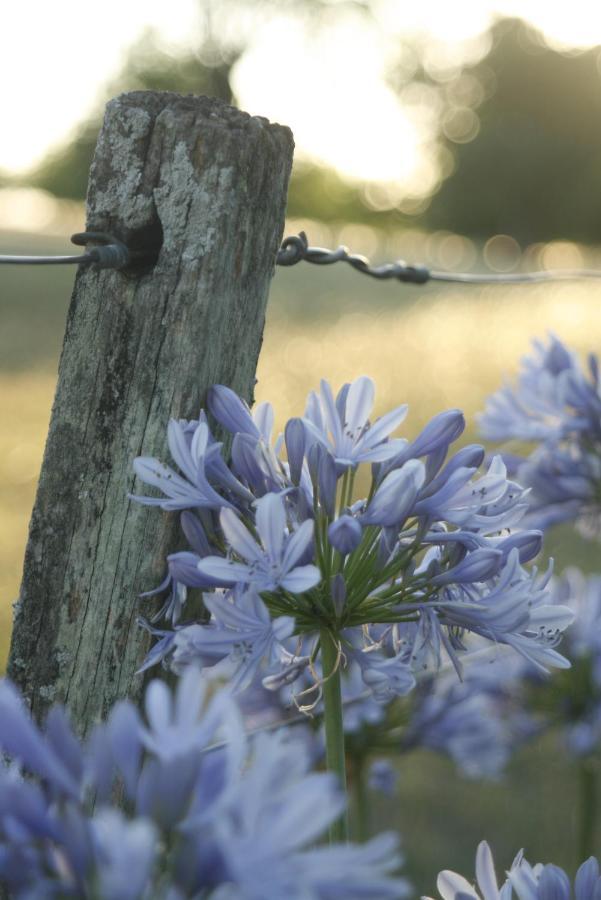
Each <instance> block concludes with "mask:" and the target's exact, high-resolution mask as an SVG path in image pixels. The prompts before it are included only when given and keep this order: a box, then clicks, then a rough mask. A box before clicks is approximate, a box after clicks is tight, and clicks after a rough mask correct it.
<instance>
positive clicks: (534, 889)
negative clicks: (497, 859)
mask: <svg viewBox="0 0 601 900" xmlns="http://www.w3.org/2000/svg"><path fill="white" fill-rule="evenodd" d="M506 874H507V879H506V880H505V882H504V883H503V885H502V886H501V887H500V888H499V882H498V881H497V876H496V873H495V866H494V861H493V857H492V853H491V850H490V847H489V846H488V844H487V843H486V841H482V842H481V843H480V844H479V845H478V850H477V853H476V883H477V887H478V890H477V891H476V888H475V887H473V886H472V884H470V882H469V881H468V880H467V879H466V878H464V877H463V875H458V874H457V873H456V872H450V871H448V870H447V871H444V872H441V873H440V875H439V876H438V881H437V883H436V886H437V888H438V891H439V893H440V896H441V897H442V900H512V897H515V898H516V900H571V898H572V889H571V884H570V879H569V878H568V876H567V875H566V873H565V872H564V871H563V869H560V868H559V866H554V865H551V864H549V865H541V864H540V863H539V864H538V865H535V866H531V865H530V863H529V862H527V861H526V860H525V859H524V855H523V852H521V851H520V853H518V855H517V856H516V858H515V859H514V861H513V864H512V866H511V869H510V870H509V872H507V873H506ZM600 892H601V877H599V864H598V862H597V860H596V859H595V858H594V857H593V856H591V857H590V858H589V859H587V861H586V862H584V863H582V865H581V866H580V868H579V869H578V871H577V873H576V878H575V881H574V896H575V900H594V898H596V897H597V896H599V893H600ZM424 900H428V898H424Z"/></svg>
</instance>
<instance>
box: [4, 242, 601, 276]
mask: <svg viewBox="0 0 601 900" xmlns="http://www.w3.org/2000/svg"><path fill="white" fill-rule="evenodd" d="M71 242H72V243H73V244H76V245H77V246H79V247H86V251H85V253H82V254H80V255H79V256H8V255H0V265H3V264H6V265H28V266H36V265H37V266H40V265H43V266H46V265H78V266H88V265H93V266H96V267H97V268H99V269H117V270H119V269H126V268H128V267H130V266H132V265H140V264H143V263H144V259H145V256H146V254H145V253H144V251H143V250H132V249H130V248H129V247H127V246H126V244H124V243H123V241H120V240H119V239H118V238H116V237H115V236H114V235H111V234H108V233H107V232H104V231H82V232H78V233H77V234H74V235H72V236H71ZM88 244H96V245H97V246H94V247H91V248H90V249H87V247H88ZM300 262H308V263H312V264H313V265H318V266H329V265H332V264H333V263H337V262H345V263H348V265H349V266H351V267H352V268H353V269H355V270H356V271H357V272H360V273H361V274H363V275H368V276H369V277H370V278H376V279H379V280H382V281H387V280H391V279H395V280H396V281H400V282H403V283H404V284H415V285H422V284H427V283H428V282H430V281H439V282H447V283H455V284H536V283H539V282H545V281H568V280H575V279H597V278H601V269H544V270H541V271H535V272H505V273H499V272H483V273H479V272H477V273H476V272H450V271H443V270H437V269H429V268H428V267H427V266H424V265H420V264H410V263H407V262H405V261H404V260H397V261H396V262H392V263H383V264H382V265H379V266H374V265H372V264H371V263H370V261H369V260H368V259H367V257H365V256H361V255H359V254H357V253H351V251H350V250H349V249H348V247H345V246H340V247H337V248H336V249H335V250H328V249H326V248H324V247H310V246H309V240H308V238H307V235H306V234H305V232H304V231H301V232H299V234H295V235H290V236H288V237H287V238H284V240H283V242H282V246H281V247H280V249H279V250H278V254H277V257H276V265H278V266H283V267H287V266H295V265H297V263H300Z"/></svg>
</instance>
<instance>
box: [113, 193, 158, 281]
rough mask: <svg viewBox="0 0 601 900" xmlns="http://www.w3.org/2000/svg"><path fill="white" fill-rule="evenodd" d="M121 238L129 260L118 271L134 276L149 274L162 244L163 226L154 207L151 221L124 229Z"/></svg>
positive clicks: (155, 262)
mask: <svg viewBox="0 0 601 900" xmlns="http://www.w3.org/2000/svg"><path fill="white" fill-rule="evenodd" d="M123 240H124V243H125V244H126V245H127V248H128V250H129V254H130V260H129V263H128V264H127V266H125V267H124V268H123V269H121V270H120V271H121V272H122V273H123V274H124V275H130V276H133V277H135V278H139V277H140V276H141V275H149V274H150V273H151V272H152V270H153V269H154V267H155V266H156V264H157V260H158V258H159V254H160V252H161V247H162V246H163V226H162V225H161V220H160V218H159V215H158V213H157V211H156V209H155V210H154V215H153V218H152V221H151V222H149V223H148V224H147V225H142V226H141V227H140V228H133V229H126V230H125V231H124V238H123Z"/></svg>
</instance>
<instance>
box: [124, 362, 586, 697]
mask: <svg viewBox="0 0 601 900" xmlns="http://www.w3.org/2000/svg"><path fill="white" fill-rule="evenodd" d="M374 394H375V389H374V385H373V382H372V381H371V380H370V379H369V378H367V377H365V376H363V377H361V378H358V379H357V380H356V381H354V382H353V383H352V384H347V385H345V386H344V387H343V388H342V389H341V390H340V391H339V393H338V394H337V396H334V394H333V392H332V389H331V388H330V386H329V385H328V383H327V382H325V381H324V382H322V384H321V388H320V391H319V393H312V394H311V395H310V396H309V399H308V401H307V407H306V410H305V413H304V415H303V416H301V417H296V418H292V419H290V420H289V421H288V422H287V424H286V426H285V428H284V434H283V436H280V437H279V438H277V439H276V441H275V443H272V431H273V419H274V416H273V410H272V409H271V407H270V405H269V404H262V405H261V406H260V407H258V408H257V410H256V412H255V413H254V414H253V413H251V411H250V409H249V408H248V407H247V405H246V404H245V403H244V402H243V401H242V400H241V399H240V398H239V397H238V396H237V395H236V394H235V393H234V392H233V391H232V390H231V389H229V388H227V387H224V386H222V385H216V386H215V387H213V388H212V389H211V391H210V392H209V397H208V412H209V415H210V416H212V417H213V419H214V420H215V421H216V422H217V424H218V425H219V426H220V427H221V429H224V430H226V431H229V432H230V435H231V441H230V444H231V455H230V457H229V458H228V459H227V460H226V457H225V456H224V455H223V448H222V445H221V444H220V443H219V441H217V440H216V438H215V437H214V436H213V434H212V433H211V431H210V430H209V425H208V419H207V416H206V415H205V413H204V412H201V414H200V416H199V419H198V420H197V421H193V422H188V423H186V422H172V423H171V424H170V426H169V432H168V442H169V446H170V449H171V455H172V456H173V458H174V461H175V462H176V464H177V466H178V468H179V469H180V471H181V475H178V474H177V473H176V472H175V471H174V470H172V469H170V468H169V467H167V466H165V465H164V464H163V463H161V462H159V461H158V460H149V459H146V458H144V459H142V460H137V461H136V462H135V464H134V467H135V470H136V473H137V474H138V476H139V477H140V478H141V479H142V480H143V481H146V482H147V483H148V484H149V485H151V487H153V488H158V489H159V490H160V491H161V492H162V494H163V497H156V496H155V497H149V498H145V497H140V496H138V497H136V499H137V500H139V501H141V502H147V503H151V504H152V505H162V506H164V507H165V508H166V509H178V510H182V513H181V516H182V530H183V532H184V534H185V536H186V538H187V540H188V547H187V548H185V549H184V548H182V550H181V551H180V552H178V553H175V554H172V555H171V556H170V557H169V559H168V575H167V579H166V581H165V582H164V583H163V584H162V585H161V586H160V588H159V589H157V590H158V591H164V592H166V595H167V598H166V600H165V602H164V604H163V606H162V608H161V610H160V611H159V612H158V613H156V614H155V615H154V616H153V617H152V619H151V622H150V624H149V625H148V627H155V628H157V629H158V630H159V633H160V642H161V648H160V650H156V649H153V650H152V651H151V655H150V657H149V660H148V661H147V665H148V664H149V662H150V661H152V662H153V663H154V662H156V661H157V660H158V659H162V660H163V661H164V663H165V664H166V665H170V666H173V665H174V666H175V667H176V668H177V669H178V670H180V671H181V670H182V668H183V667H185V665H187V664H189V663H191V662H195V663H196V664H198V665H201V666H205V667H209V666H210V667H219V670H220V671H221V670H223V671H225V670H226V669H227V671H228V672H229V673H230V676H231V677H233V678H234V680H235V684H236V686H237V687H238V688H239V689H242V688H245V687H247V686H248V685H250V684H251V682H252V681H253V678H254V676H255V674H256V673H259V672H260V673H262V676H263V677H264V678H265V679H266V683H267V684H269V685H270V686H271V687H273V688H274V689H275V688H277V687H278V686H279V685H281V684H285V683H291V682H293V681H294V680H295V679H299V678H301V675H303V673H304V674H307V673H312V675H313V676H315V673H316V672H317V671H318V668H319V666H318V663H319V656H320V642H321V641H322V640H323V635H324V633H328V634H329V635H331V638H332V640H333V641H334V644H335V646H336V647H337V648H338V663H337V665H341V666H344V665H346V664H351V663H352V664H353V665H356V666H357V667H358V671H359V672H360V673H361V677H362V680H363V685H364V687H365V686H367V687H368V688H369V689H370V690H371V691H372V692H373V695H374V697H375V698H376V700H377V701H378V702H380V703H385V702H388V700H389V699H390V698H391V697H394V696H402V695H404V694H406V693H407V692H408V691H410V690H411V689H412V687H413V685H414V684H415V675H416V674H417V673H423V672H429V671H431V670H432V668H436V667H437V666H438V665H439V664H440V661H441V658H442V657H443V656H449V657H450V658H451V659H452V661H453V664H454V665H455V667H456V668H457V669H458V670H460V667H461V661H460V657H461V655H462V653H463V652H464V650H465V636H466V635H467V634H468V633H469V632H473V633H475V634H477V635H479V636H480V637H481V638H483V639H484V640H487V641H491V642H494V644H495V645H498V644H507V645H508V646H510V647H512V648H513V649H514V650H516V651H517V652H518V653H519V654H522V655H523V656H524V657H526V658H528V659H529V660H531V661H533V662H534V663H536V664H537V665H539V666H541V667H542V668H545V669H546V668H547V667H554V666H560V667H561V666H565V665H567V663H566V661H565V660H564V658H563V657H562V656H561V655H560V654H559V653H558V652H557V651H556V650H555V649H554V648H555V646H556V644H557V643H558V641H559V639H560V637H561V633H562V632H563V630H564V629H565V627H566V626H567V625H568V624H569V622H570V621H571V618H572V613H571V612H570V611H569V610H562V609H560V608H559V607H557V606H555V605H554V606H553V607H550V606H549V605H548V604H547V602H546V599H545V598H546V580H547V576H546V575H545V576H541V575H539V574H537V572H536V570H534V569H532V570H528V569H526V568H524V564H525V563H527V562H528V561H530V560H532V559H533V557H534V556H536V554H537V553H538V551H539V550H540V544H541V534H540V532H536V531H523V530H520V527H519V523H520V520H521V519H522V517H523V516H524V514H525V512H526V510H527V507H528V499H527V496H526V491H525V490H524V489H523V488H522V487H520V485H519V484H517V483H515V482H514V481H512V480H511V479H510V478H509V477H508V475H507V469H506V466H505V464H504V463H503V461H502V459H501V458H500V457H495V458H494V459H493V460H492V461H491V463H490V464H489V465H488V467H487V469H486V470H485V471H484V472H481V471H480V470H479V467H480V465H481V464H482V461H483V458H484V451H483V449H482V448H481V447H478V446H475V445H470V446H468V447H463V448H462V449H460V450H457V451H456V452H451V445H452V443H453V442H454V441H455V440H456V439H457V438H458V437H459V436H460V435H461V433H462V431H463V428H464V419H463V415H462V414H461V412H460V411H459V410H449V411H447V412H444V413H441V414H440V415H438V416H436V417H435V418H434V419H432V421H431V422H429V423H428V424H427V425H426V426H425V428H424V429H423V430H422V432H421V433H420V434H418V436H417V437H416V438H415V439H414V440H412V441H408V440H406V439H403V438H400V437H395V436H394V432H395V430H396V429H397V427H398V426H399V424H400V423H401V422H402V421H403V419H404V417H405V415H406V411H407V410H406V407H405V406H399V407H398V408H397V409H395V410H393V411H392V412H390V413H388V414H385V415H384V416H382V417H381V418H379V419H376V420H375V421H372V420H371V419H370V418H369V417H370V415H371V411H372V407H373V403H374ZM362 465H367V466H368V471H369V470H370V471H371V486H370V488H369V490H368V491H367V494H366V495H364V494H362V493H360V492H358V491H357V488H356V485H357V484H360V483H361V482H360V481H359V479H357V477H356V476H357V473H358V470H359V468H360V467H361V466H362ZM193 589H199V590H200V591H202V594H203V598H204V611H205V613H206V614H205V615H203V616H200V617H198V618H196V617H194V616H193V615H190V614H189V613H188V611H187V592H188V591H189V590H193ZM150 593H151V594H152V593H156V592H150ZM165 620H166V621H165ZM161 622H163V623H164V627H159V625H160V623H161ZM169 630H171V632H172V638H171V639H169V637H168V634H167V632H168V631H169ZM317 682H318V679H316V678H315V677H314V683H317Z"/></svg>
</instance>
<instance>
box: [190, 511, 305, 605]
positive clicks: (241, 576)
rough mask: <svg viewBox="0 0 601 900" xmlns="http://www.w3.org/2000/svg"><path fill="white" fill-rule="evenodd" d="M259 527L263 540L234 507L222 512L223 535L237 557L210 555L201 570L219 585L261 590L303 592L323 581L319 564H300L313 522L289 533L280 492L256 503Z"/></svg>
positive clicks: (200, 566)
mask: <svg viewBox="0 0 601 900" xmlns="http://www.w3.org/2000/svg"><path fill="white" fill-rule="evenodd" d="M256 509H257V513H256V528H257V532H258V535H259V539H260V543H258V542H257V541H256V540H255V538H254V537H253V536H252V535H251V533H250V532H249V531H248V529H247V528H246V526H245V525H244V524H243V523H242V522H241V520H240V519H239V518H238V516H237V515H236V513H235V512H234V511H233V510H229V509H224V510H222V512H221V516H220V523H221V528H222V531H223V534H224V536H225V538H226V540H227V542H228V545H229V546H230V547H231V548H232V550H233V552H234V553H235V554H236V556H237V557H238V558H239V559H240V560H242V562H237V561H235V560H233V559H231V558H228V559H225V558H223V557H220V556H207V557H205V559H202V560H201V561H200V562H199V563H198V570H199V572H200V573H201V574H202V575H206V576H208V577H210V578H212V579H214V580H215V582H216V583H217V584H222V585H224V586H226V587H227V586H231V585H234V584H248V585H252V586H253V587H254V588H255V589H256V590H258V591H273V590H276V589H277V588H278V587H282V588H284V589H285V590H287V591H290V592H291V593H302V592H303V591H308V590H310V589H311V588H312V587H315V585H316V584H318V583H319V582H320V581H321V572H320V571H319V569H318V568H317V566H313V565H307V566H298V565H297V564H298V562H299V561H300V560H301V559H302V557H303V556H304V554H305V552H306V550H307V548H308V547H309V546H310V544H311V541H312V539H313V522H312V521H310V520H308V521H306V522H303V524H302V525H301V526H300V527H299V528H298V529H297V530H296V531H294V532H292V534H289V533H288V532H287V528H286V512H285V509H284V502H283V500H282V499H281V497H280V496H279V495H278V494H267V495H266V496H265V497H262V498H261V499H260V500H257V503H256Z"/></svg>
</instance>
